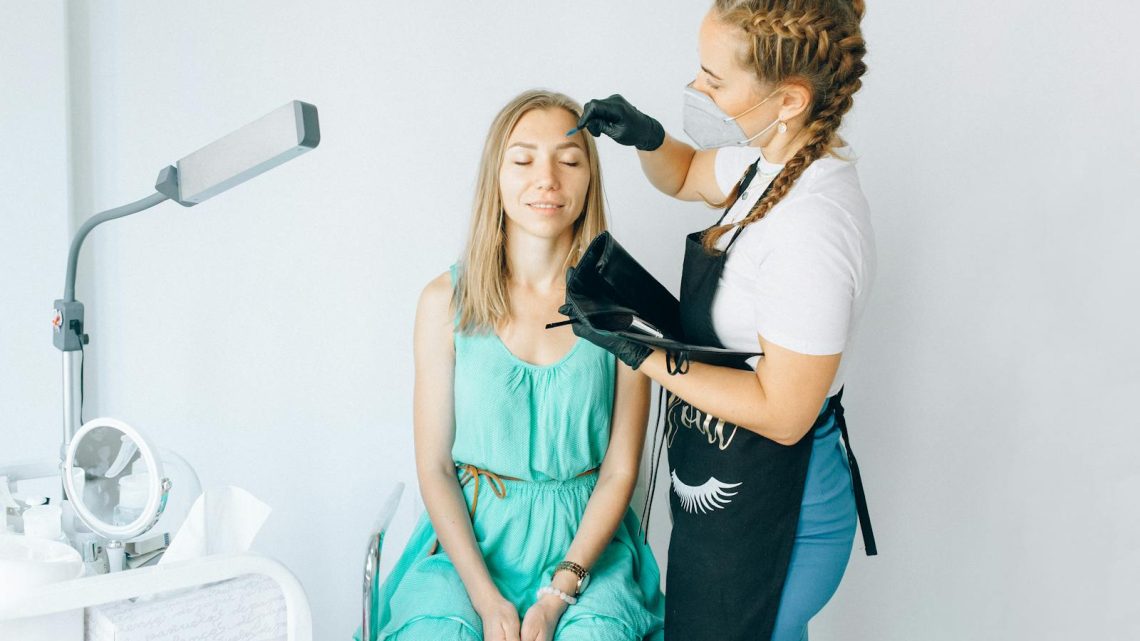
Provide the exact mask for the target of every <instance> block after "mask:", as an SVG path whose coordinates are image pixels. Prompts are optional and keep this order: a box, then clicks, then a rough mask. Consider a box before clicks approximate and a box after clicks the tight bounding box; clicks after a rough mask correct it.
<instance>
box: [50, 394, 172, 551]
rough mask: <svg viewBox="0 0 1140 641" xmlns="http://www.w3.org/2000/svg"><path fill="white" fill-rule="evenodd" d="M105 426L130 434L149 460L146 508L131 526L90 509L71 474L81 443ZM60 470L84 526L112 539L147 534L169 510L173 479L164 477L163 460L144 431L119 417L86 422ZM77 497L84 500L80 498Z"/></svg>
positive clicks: (78, 432) (70, 447) (66, 489)
mask: <svg viewBox="0 0 1140 641" xmlns="http://www.w3.org/2000/svg"><path fill="white" fill-rule="evenodd" d="M101 427H109V428H111V429H116V430H119V431H120V432H122V433H123V434H125V435H127V436H129V437H130V438H131V439H132V440H133V441H134V442H135V444H136V445H138V450H139V455H140V456H141V457H142V458H143V460H144V461H146V464H147V470H148V471H149V474H150V483H149V485H150V487H149V489H148V491H147V500H146V507H144V508H143V513H142V514H141V515H140V516H139V518H137V519H135V520H134V521H133V522H131V523H128V524H127V525H113V524H111V523H107V522H105V521H103V520H102V519H100V518H99V517H97V516H95V515H94V514H93V513H92V512H91V511H90V510H88V509H87V505H86V504H84V503H83V501H82V499H83V496H82V495H80V493H79V492H77V491H76V487H75V477H74V476H73V475H72V474H71V473H70V470H71V469H73V468H74V467H75V454H76V452H77V451H78V448H79V444H80V443H82V442H83V439H84V437H85V436H87V435H88V434H90V433H91V432H93V431H95V430H97V429H99V428H101ZM60 472H61V474H60V476H61V477H62V478H63V489H64V492H65V493H66V494H67V498H68V500H69V501H71V505H72V507H73V508H75V514H76V516H78V517H79V520H81V521H83V524H84V525H86V526H87V527H89V528H91V531H92V532H94V533H96V534H98V535H100V536H102V537H104V538H106V539H108V540H110V541H129V540H131V539H133V538H135V537H137V536H140V535H142V534H145V533H146V532H148V531H149V530H150V529H151V528H153V527H154V526H155V524H157V523H158V519H159V518H160V517H162V513H163V511H165V510H166V501H167V499H168V498H169V496H170V479H167V478H166V477H165V476H163V470H162V463H161V461H160V460H159V458H158V456H157V455H156V453H155V449H154V447H153V446H152V445H151V444H150V441H148V440H147V439H146V437H144V436H143V435H142V432H139V431H138V430H137V429H135V428H133V427H131V426H130V425H127V424H126V423H124V422H123V421H120V420H118V419H115V418H109V417H101V418H93V419H91V420H90V421H87V422H86V423H84V424H83V427H81V428H79V430H78V431H77V432H76V433H75V436H74V437H73V438H72V439H71V444H70V445H69V446H68V447H67V457H66V458H65V459H64V461H63V466H62V468H61V470H60ZM77 497H78V498H79V499H80V500H76V498H77Z"/></svg>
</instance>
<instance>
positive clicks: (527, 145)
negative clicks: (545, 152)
mask: <svg viewBox="0 0 1140 641" xmlns="http://www.w3.org/2000/svg"><path fill="white" fill-rule="evenodd" d="M515 147H522V148H523V149H538V145H536V144H534V143H531V142H516V143H512V144H511V145H510V146H509V147H507V149H513V148H515ZM569 147H574V148H577V149H579V150H581V149H582V145H579V144H578V143H576V142H574V141H573V140H568V141H566V142H563V143H559V144H558V145H557V146H555V147H554V148H555V149H556V150H558V149H566V148H569Z"/></svg>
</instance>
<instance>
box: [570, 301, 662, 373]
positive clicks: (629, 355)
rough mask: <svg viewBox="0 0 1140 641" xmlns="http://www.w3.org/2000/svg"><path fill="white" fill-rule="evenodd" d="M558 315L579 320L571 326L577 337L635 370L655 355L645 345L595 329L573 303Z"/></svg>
mask: <svg viewBox="0 0 1140 641" xmlns="http://www.w3.org/2000/svg"><path fill="white" fill-rule="evenodd" d="M558 313H559V314H562V315H563V316H569V317H570V318H572V319H576V320H577V322H575V323H574V324H572V325H571V328H572V329H573V330H574V335H575V336H578V337H581V338H584V339H586V340H588V341H590V342H591V343H593V344H595V345H597V346H598V347H601V348H602V349H604V350H606V351H607V352H610V353H611V354H613V355H614V356H617V357H618V360H620V361H621V362H623V363H625V364H626V365H629V366H630V367H632V368H633V369H637V368H638V367H641V364H642V363H643V362H645V359H646V358H648V357H649V355H650V354H651V353H653V350H652V349H650V348H649V347H647V346H645V345H641V344H638V343H635V342H633V341H631V340H629V339H627V338H622V337H621V336H619V335H617V334H614V333H612V332H607V331H604V330H598V329H595V328H594V326H593V325H591V324H590V320H589V317H587V316H585V315H584V314H582V313H581V312H580V311H579V310H578V308H577V307H575V306H574V304H573V303H566V304H565V305H563V306H562V307H559V308H558Z"/></svg>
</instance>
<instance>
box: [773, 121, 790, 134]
mask: <svg viewBox="0 0 1140 641" xmlns="http://www.w3.org/2000/svg"><path fill="white" fill-rule="evenodd" d="M776 132H777V133H781V134H786V133H788V123H786V122H784V121H783V120H781V121H780V124H778V125H776Z"/></svg>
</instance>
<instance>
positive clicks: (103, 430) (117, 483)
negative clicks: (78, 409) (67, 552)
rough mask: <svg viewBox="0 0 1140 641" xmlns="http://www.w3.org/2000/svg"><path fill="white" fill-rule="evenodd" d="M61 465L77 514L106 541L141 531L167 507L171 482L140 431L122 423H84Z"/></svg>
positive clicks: (107, 420)
mask: <svg viewBox="0 0 1140 641" xmlns="http://www.w3.org/2000/svg"><path fill="white" fill-rule="evenodd" d="M63 469H64V474H63V485H64V491H65V492H66V493H67V497H68V499H69V500H70V501H71V504H72V506H73V507H74V508H75V514H76V516H78V517H79V519H80V520H81V521H83V523H84V524H85V525H86V526H87V527H89V528H91V531H92V532H94V533H96V534H98V535H100V536H102V537H105V538H106V539H108V540H110V541H129V540H130V539H133V538H135V537H138V536H141V535H143V534H145V533H146V532H147V531H149V530H150V529H151V528H153V527H154V524H155V523H157V522H158V519H159V517H161V516H162V512H163V510H165V509H166V501H167V498H168V497H169V494H170V480H169V479H167V478H166V477H165V476H163V470H162V463H161V462H160V461H159V459H158V457H157V455H156V454H155V450H154V448H153V447H151V445H150V443H148V442H147V440H146V439H145V438H144V437H143V435H142V434H141V433H140V432H139V431H138V430H137V429H135V428H133V427H131V426H130V425H127V424H126V423H124V422H122V421H119V420H116V419H113V418H97V419H93V420H90V421H88V422H87V423H85V424H84V425H83V427H81V428H79V431H77V432H76V433H75V437H74V438H72V440H71V445H70V446H69V447H68V449H67V457H66V459H65V461H64V468H63Z"/></svg>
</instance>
